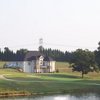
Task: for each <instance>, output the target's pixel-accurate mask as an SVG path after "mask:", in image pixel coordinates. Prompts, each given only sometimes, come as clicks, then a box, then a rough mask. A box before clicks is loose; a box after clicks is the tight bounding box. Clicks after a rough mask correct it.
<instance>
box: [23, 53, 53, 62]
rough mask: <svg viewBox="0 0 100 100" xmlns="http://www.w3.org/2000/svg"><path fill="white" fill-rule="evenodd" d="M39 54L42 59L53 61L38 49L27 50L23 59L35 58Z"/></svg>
mask: <svg viewBox="0 0 100 100" xmlns="http://www.w3.org/2000/svg"><path fill="white" fill-rule="evenodd" d="M40 56H43V57H44V61H54V60H53V59H52V58H51V57H48V56H45V55H43V54H42V53H40V52H39V51H29V52H28V53H27V54H26V56H25V59H24V60H25V61H31V60H37V59H38V58H39V57H40Z"/></svg>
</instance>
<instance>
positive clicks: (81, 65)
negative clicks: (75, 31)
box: [72, 49, 97, 78]
mask: <svg viewBox="0 0 100 100" xmlns="http://www.w3.org/2000/svg"><path fill="white" fill-rule="evenodd" d="M72 63H73V64H72V70H73V71H79V72H81V73H82V78H83V77H84V74H87V73H88V72H93V71H96V69H97V66H96V62H95V55H94V52H91V51H89V50H82V49H77V50H76V51H75V52H74V53H73V62H72Z"/></svg>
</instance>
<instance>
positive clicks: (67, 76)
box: [39, 73, 81, 78]
mask: <svg viewBox="0 0 100 100" xmlns="http://www.w3.org/2000/svg"><path fill="white" fill-rule="evenodd" d="M39 75H40V76H48V77H54V78H81V77H80V76H75V75H67V74H54V73H52V74H39Z"/></svg>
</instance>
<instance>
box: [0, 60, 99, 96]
mask: <svg viewBox="0 0 100 100" xmlns="http://www.w3.org/2000/svg"><path fill="white" fill-rule="evenodd" d="M3 64H4V62H2V63H1V65H0V66H1V67H0V68H1V69H0V96H19V95H47V94H59V93H60V94H61V93H62V94H64V93H79V92H85V93H86V92H87V93H88V92H90V93H94V92H97V93H100V73H96V72H91V73H88V74H86V75H84V78H83V79H82V78H81V73H80V72H72V69H71V68H70V67H69V64H68V63H65V62H56V69H57V70H58V72H55V73H23V72H19V71H18V70H16V69H10V68H6V69H4V68H2V65H3Z"/></svg>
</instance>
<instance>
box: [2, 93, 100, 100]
mask: <svg viewBox="0 0 100 100" xmlns="http://www.w3.org/2000/svg"><path fill="white" fill-rule="evenodd" d="M0 100H100V96H99V94H95V93H89V94H81V95H80V94H76V95H52V96H37V97H17V98H14V97H13V98H1V99H0Z"/></svg>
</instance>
